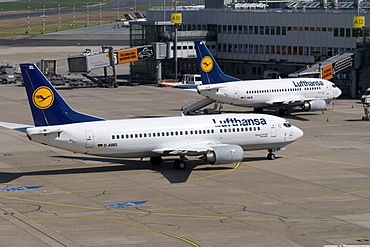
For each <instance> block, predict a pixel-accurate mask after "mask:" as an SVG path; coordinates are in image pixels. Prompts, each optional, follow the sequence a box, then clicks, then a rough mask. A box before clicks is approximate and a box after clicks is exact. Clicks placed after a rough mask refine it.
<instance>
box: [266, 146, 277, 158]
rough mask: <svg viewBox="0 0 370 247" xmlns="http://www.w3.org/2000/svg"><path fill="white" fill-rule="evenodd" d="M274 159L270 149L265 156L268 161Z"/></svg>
mask: <svg viewBox="0 0 370 247" xmlns="http://www.w3.org/2000/svg"><path fill="white" fill-rule="evenodd" d="M275 158H276V156H275V154H274V153H273V152H272V150H271V149H269V153H268V154H267V159H268V160H274V159H275Z"/></svg>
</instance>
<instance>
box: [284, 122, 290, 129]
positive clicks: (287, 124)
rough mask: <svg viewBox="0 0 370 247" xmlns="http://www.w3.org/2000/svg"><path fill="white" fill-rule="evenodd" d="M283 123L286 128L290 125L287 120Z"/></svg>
mask: <svg viewBox="0 0 370 247" xmlns="http://www.w3.org/2000/svg"><path fill="white" fill-rule="evenodd" d="M283 125H284V126H285V127H287V128H290V127H292V125H291V124H290V123H289V122H285V123H283Z"/></svg>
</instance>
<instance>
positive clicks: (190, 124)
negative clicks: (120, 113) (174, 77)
mask: <svg viewBox="0 0 370 247" xmlns="http://www.w3.org/2000/svg"><path fill="white" fill-rule="evenodd" d="M21 70H22V76H23V80H24V85H25V87H26V92H27V96H28V101H29V105H30V108H31V112H32V116H33V120H34V124H35V127H28V128H27V129H26V133H27V137H28V138H29V139H30V140H31V141H35V142H38V143H41V144H44V145H49V146H52V147H56V148H60V149H63V150H68V151H71V152H76V153H83V154H89V155H95V156H104V157H117V158H143V157H150V162H151V163H152V164H153V165H160V164H161V163H162V161H163V159H162V157H163V156H176V159H175V161H174V163H173V166H174V168H175V169H180V170H182V169H185V167H186V164H185V160H186V157H187V156H198V157H199V158H200V159H202V160H204V161H206V162H209V163H211V164H229V163H232V162H240V161H242V160H243V157H244V151H245V150H264V149H266V150H268V156H267V157H268V159H270V160H272V159H274V158H275V154H274V152H275V151H280V150H282V149H284V147H285V146H286V145H288V144H290V143H292V142H294V141H296V140H297V139H298V138H300V137H301V136H302V135H303V132H302V130H300V129H299V128H297V127H295V126H292V125H291V124H289V122H288V121H286V120H285V119H283V118H280V117H277V116H270V115H264V114H219V115H203V116H179V117H157V118H138V119H124V120H105V119H102V118H99V117H95V116H91V115H87V114H84V113H80V112H77V111H75V110H73V109H72V108H71V107H70V106H69V105H68V104H67V103H66V102H65V100H64V99H63V98H62V96H61V95H60V94H59V93H58V91H57V90H56V89H55V88H54V87H53V86H52V85H51V84H50V82H49V81H48V80H47V79H46V77H45V76H44V75H43V74H42V73H41V72H40V70H39V69H38V68H37V67H36V65H34V64H32V63H26V64H21ZM0 125H2V126H4V127H8V128H12V129H16V130H17V129H18V130H20V129H21V127H22V126H20V125H17V124H11V123H6V122H0ZM177 157H179V158H177Z"/></svg>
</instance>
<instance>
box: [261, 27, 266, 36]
mask: <svg viewBox="0 0 370 247" xmlns="http://www.w3.org/2000/svg"><path fill="white" fill-rule="evenodd" d="M260 34H261V35H264V34H265V28H264V26H260Z"/></svg>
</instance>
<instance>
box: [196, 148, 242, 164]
mask: <svg viewBox="0 0 370 247" xmlns="http://www.w3.org/2000/svg"><path fill="white" fill-rule="evenodd" d="M243 157H244V151H243V149H242V148H241V147H240V146H238V145H225V146H218V147H214V148H213V150H212V151H209V152H208V153H207V154H205V155H204V156H203V157H202V158H201V159H203V160H204V161H207V162H209V163H211V164H212V165H218V164H228V163H233V162H239V161H242V160H243Z"/></svg>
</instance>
